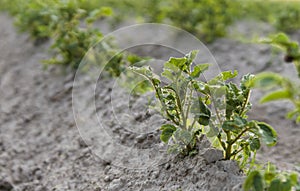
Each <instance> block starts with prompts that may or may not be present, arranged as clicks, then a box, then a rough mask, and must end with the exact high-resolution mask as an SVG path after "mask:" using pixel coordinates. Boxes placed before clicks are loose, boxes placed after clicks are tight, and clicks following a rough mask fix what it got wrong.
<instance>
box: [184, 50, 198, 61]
mask: <svg viewBox="0 0 300 191" xmlns="http://www.w3.org/2000/svg"><path fill="white" fill-rule="evenodd" d="M198 52H199V50H192V51H191V52H189V53H188V54H186V55H185V57H186V58H187V61H188V63H192V62H193V61H194V60H195V58H196V56H197V54H198Z"/></svg>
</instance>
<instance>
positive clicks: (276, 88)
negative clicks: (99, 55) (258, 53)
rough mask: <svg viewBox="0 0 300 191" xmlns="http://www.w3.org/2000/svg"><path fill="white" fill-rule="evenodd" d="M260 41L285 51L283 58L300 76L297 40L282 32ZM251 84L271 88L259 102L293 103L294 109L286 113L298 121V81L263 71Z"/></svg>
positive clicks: (299, 98)
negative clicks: (281, 101) (286, 101)
mask: <svg viewBox="0 0 300 191" xmlns="http://www.w3.org/2000/svg"><path fill="white" fill-rule="evenodd" d="M261 42H262V43H267V44H271V45H272V46H275V47H277V48H279V49H280V50H282V51H283V52H284V53H285V57H284V60H285V61H286V62H287V63H293V64H294V66H292V65H291V67H295V69H296V70H297V73H298V77H299V78H300V49H299V44H298V43H297V42H294V41H291V40H290V39H289V38H288V36H286V35H285V34H284V33H279V34H276V35H272V36H271V37H270V38H266V39H263V40H262V41H261ZM251 86H253V87H256V88H264V89H265V90H271V92H269V93H267V94H266V95H265V96H264V97H262V98H261V100H260V102H261V103H267V102H271V101H279V100H288V101H290V102H292V103H293V105H294V109H293V110H292V111H290V112H289V113H288V114H287V117H288V118H289V119H295V120H296V122H297V123H299V122H300V83H299V81H296V80H291V79H289V78H287V77H284V76H282V75H280V74H277V73H273V72H263V73H260V74H258V75H257V76H256V78H255V79H254V80H253V81H252V84H251Z"/></svg>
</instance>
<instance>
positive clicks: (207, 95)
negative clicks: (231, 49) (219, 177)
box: [131, 51, 277, 165]
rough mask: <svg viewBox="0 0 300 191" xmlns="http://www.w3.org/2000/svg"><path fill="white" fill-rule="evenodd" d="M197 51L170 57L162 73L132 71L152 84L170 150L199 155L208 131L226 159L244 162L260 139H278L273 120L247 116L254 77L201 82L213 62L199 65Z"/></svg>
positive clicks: (270, 141)
mask: <svg viewBox="0 0 300 191" xmlns="http://www.w3.org/2000/svg"><path fill="white" fill-rule="evenodd" d="M196 55H197V51H192V52H190V53H189V54H187V55H185V56H184V57H183V58H170V59H169V61H167V62H166V63H165V64H164V68H163V72H162V73H161V77H160V76H158V75H156V74H155V73H153V72H152V69H151V68H150V67H146V66H144V67H131V69H132V70H133V71H134V72H136V73H138V74H140V75H142V76H144V77H145V78H146V79H148V80H149V82H151V84H152V85H153V88H154V90H155V93H156V96H157V99H158V100H159V102H160V106H161V111H162V114H163V116H164V117H165V118H166V119H168V121H169V123H167V124H164V125H163V126H161V128H160V129H161V135H160V138H161V140H162V141H163V142H165V143H169V144H170V146H169V149H168V150H169V152H172V153H180V154H183V155H190V154H195V153H196V152H197V144H198V143H199V142H200V139H201V136H203V135H206V136H207V137H208V138H209V139H210V140H211V141H212V142H213V145H214V146H216V147H217V148H220V149H223V151H224V158H225V159H226V160H229V159H236V160H238V161H240V164H241V165H244V164H245V163H246V161H247V159H248V158H249V157H250V156H251V153H255V152H256V151H257V150H258V149H259V148H260V144H261V142H264V143H265V144H267V145H269V146H272V145H274V144H275V143H276V137H277V135H276V132H275V131H274V129H273V128H272V127H271V126H269V125H268V124H266V123H263V122H258V121H255V120H248V119H247V115H246V114H247V112H248V111H249V109H250V106H251V104H250V103H249V97H250V88H249V87H248V86H247V84H248V83H249V81H251V80H252V78H253V76H252V75H246V76H244V77H243V79H242V81H241V84H240V86H237V85H236V84H234V83H231V82H228V80H229V79H232V78H234V77H235V76H236V75H237V72H236V71H235V72H234V73H232V72H231V71H225V72H222V73H220V74H219V75H218V76H216V77H215V78H213V79H211V80H210V81H208V82H205V81H201V80H200V79H199V78H200V75H201V74H202V73H203V72H204V71H205V70H207V69H208V67H209V64H199V65H194V64H193V60H194V59H195V57H196Z"/></svg>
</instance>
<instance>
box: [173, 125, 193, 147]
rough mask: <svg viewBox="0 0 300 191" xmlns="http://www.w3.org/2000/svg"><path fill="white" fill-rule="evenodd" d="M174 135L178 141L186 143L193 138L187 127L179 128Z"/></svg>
mask: <svg viewBox="0 0 300 191" xmlns="http://www.w3.org/2000/svg"><path fill="white" fill-rule="evenodd" d="M174 137H175V140H176V141H180V142H182V143H183V144H185V145H188V144H190V142H191V141H192V140H193V136H192V134H191V132H189V131H187V130H185V129H177V130H176V131H175V133H174Z"/></svg>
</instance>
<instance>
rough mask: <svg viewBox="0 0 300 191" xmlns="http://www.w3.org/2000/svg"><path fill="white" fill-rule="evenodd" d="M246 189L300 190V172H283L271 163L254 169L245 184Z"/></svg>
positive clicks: (260, 190)
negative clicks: (299, 176)
mask: <svg viewBox="0 0 300 191" xmlns="http://www.w3.org/2000/svg"><path fill="white" fill-rule="evenodd" d="M243 189H244V190H245V191H250V190H254V191H290V190H295V191H298V190H300V183H299V182H298V174H297V173H295V172H282V171H279V170H277V169H276V167H275V166H274V165H271V164H270V163H269V164H268V165H267V167H265V168H261V167H259V168H257V169H255V170H252V171H251V172H250V173H249V174H248V176H247V178H246V180H245V182H244V184H243Z"/></svg>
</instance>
